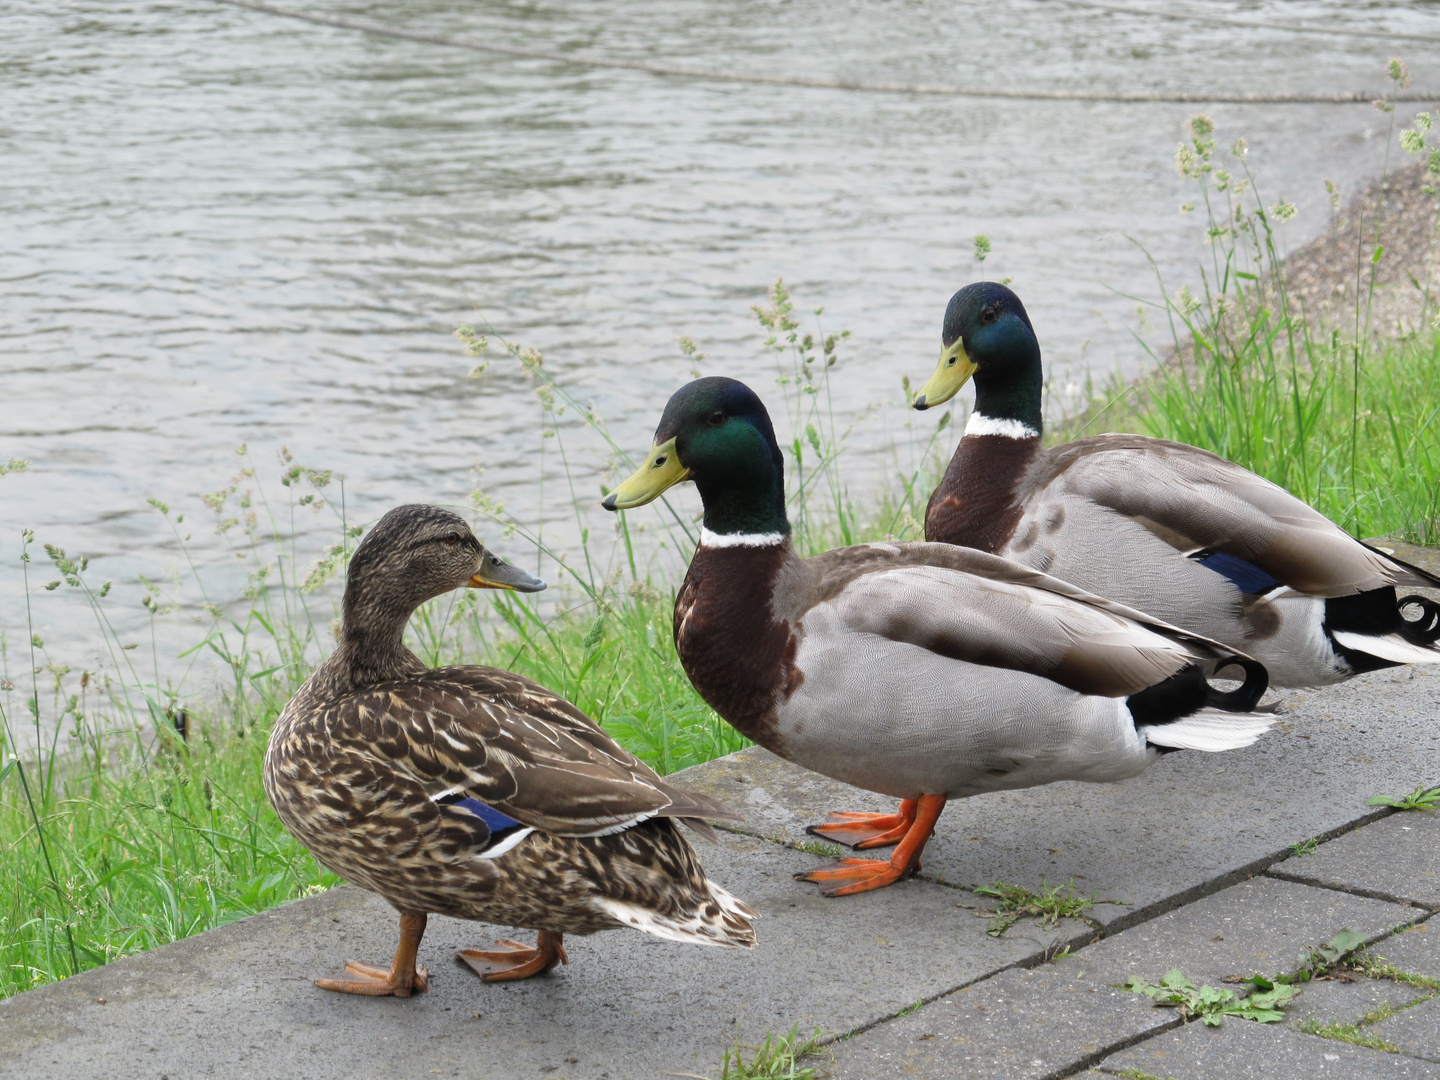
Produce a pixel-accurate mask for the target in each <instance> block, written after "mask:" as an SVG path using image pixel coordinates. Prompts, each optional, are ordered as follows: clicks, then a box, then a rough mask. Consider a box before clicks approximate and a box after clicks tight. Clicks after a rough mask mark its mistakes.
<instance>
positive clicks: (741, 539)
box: [700, 525, 786, 548]
mask: <svg viewBox="0 0 1440 1080" xmlns="http://www.w3.org/2000/svg"><path fill="white" fill-rule="evenodd" d="M785 538H786V537H785V533H778V532H774V533H717V532H711V531H710V530H709V529H707V528H705V527H704V526H703V525H702V526H701V527H700V546H701V547H708V548H727V547H753V548H762V547H776V546H778V545H780V544H783V543H784V542H785Z"/></svg>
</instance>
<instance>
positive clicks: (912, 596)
mask: <svg viewBox="0 0 1440 1080" xmlns="http://www.w3.org/2000/svg"><path fill="white" fill-rule="evenodd" d="M906 546H907V547H912V545H906ZM920 546H921V545H913V547H920ZM923 546H924V547H926V548H931V547H936V546H943V545H929V544H927V545H923ZM956 550H958V549H956ZM973 554H974V555H977V556H981V557H980V558H978V559H970V555H969V554H967V555H966V556H965V558H967V559H970V561H972V562H973V563H974V564H975V566H976V568H977V569H979V570H981V571H982V572H981V573H975V572H968V571H964V570H959V569H953V568H951V567H950V566H936V565H920V566H916V565H912V566H902V567H897V568H895V569H890V570H880V571H876V572H872V573H868V574H865V575H863V576H861V577H858V578H856V579H854V580H852V581H851V582H849V584H848V585H847V586H846V587H845V588H844V589H843V590H841V591H840V592H839V593H838V594H836V595H833V596H831V597H830V598H828V599H827V600H825V601H824V603H826V604H827V605H829V606H832V607H833V608H834V610H835V612H836V614H838V615H839V616H840V617H841V619H842V620H843V621H844V623H845V624H846V625H847V626H848V628H849V629H850V630H852V631H854V632H856V633H867V634H876V635H879V636H881V637H884V638H888V639H889V640H891V641H901V642H905V643H906V644H909V645H915V646H917V647H919V648H922V649H927V650H929V651H930V652H932V653H935V654H936V655H937V656H944V657H948V658H950V659H956V660H966V661H970V662H971V663H976V664H983V665H986V666H989V667H997V668H1006V669H1010V670H1013V671H1024V672H1029V673H1030V674H1033V675H1040V676H1043V677H1045V678H1048V679H1051V680H1053V681H1054V682H1058V683H1060V684H1061V685H1063V686H1067V687H1069V688H1070V689H1072V690H1076V691H1079V692H1081V693H1086V694H1100V695H1104V696H1106V697H1124V696H1128V695H1130V694H1135V693H1139V692H1140V691H1141V690H1144V689H1145V688H1147V687H1150V686H1153V685H1155V684H1156V683H1158V682H1161V681H1163V680H1164V679H1166V678H1168V677H1169V676H1171V675H1174V674H1175V673H1176V672H1178V671H1180V670H1181V669H1183V668H1184V667H1186V666H1187V665H1189V664H1191V663H1194V662H1195V660H1196V659H1199V658H1206V659H1208V658H1214V657H1216V656H1233V655H1238V654H1236V653H1234V652H1233V651H1232V650H1229V649H1225V648H1224V647H1223V646H1220V645H1216V644H1214V643H1210V642H1208V641H1207V639H1204V638H1199V637H1197V636H1196V635H1192V634H1187V633H1185V632H1183V631H1179V630H1176V629H1174V628H1173V627H1169V626H1167V625H1166V624H1164V623H1160V622H1158V621H1156V620H1152V619H1149V618H1148V617H1147V616H1143V615H1140V613H1139V612H1134V613H1133V614H1134V615H1135V616H1138V618H1131V617H1129V616H1128V615H1127V614H1125V612H1127V611H1128V610H1129V609H1126V608H1124V607H1123V606H1122V605H1119V604H1112V603H1110V602H1108V601H1104V600H1102V599H1101V598H1099V597H1093V598H1091V597H1089V594H1087V593H1084V592H1083V591H1082V590H1079V589H1076V588H1074V586H1069V585H1066V584H1065V583H1064V582H1060V581H1057V580H1056V579H1054V578H1048V577H1046V575H1044V574H1039V573H1037V572H1035V571H1032V570H1028V569H1027V568H1025V567H1022V566H1019V565H1018V564H1016V563H1013V562H1011V561H1010V560H1008V559H1000V558H996V557H994V556H988V555H984V553H982V552H974V553H973ZM947 555H948V553H947ZM947 561H950V560H949V559H948V558H947ZM986 569H988V571H989V572H988V573H987V572H984V571H985V570H986ZM1027 581H1028V582H1030V583H1026V582H1027ZM1050 585H1053V586H1055V588H1050V587H1047V586H1050ZM1092 600H1093V601H1098V603H1095V602H1091V601H1092Z"/></svg>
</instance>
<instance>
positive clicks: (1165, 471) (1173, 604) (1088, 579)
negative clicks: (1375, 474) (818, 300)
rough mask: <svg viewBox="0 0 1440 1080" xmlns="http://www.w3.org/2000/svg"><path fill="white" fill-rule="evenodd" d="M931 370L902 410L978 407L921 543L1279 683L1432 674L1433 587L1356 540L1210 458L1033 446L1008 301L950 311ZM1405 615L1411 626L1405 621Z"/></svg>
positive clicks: (962, 299)
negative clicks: (979, 558)
mask: <svg viewBox="0 0 1440 1080" xmlns="http://www.w3.org/2000/svg"><path fill="white" fill-rule="evenodd" d="M941 340H942V343H943V349H942V352H941V354H940V364H939V367H937V368H936V370H935V373H934V374H933V375H932V376H931V377H930V379H929V381H928V382H926V383H925V385H924V386H923V387H921V388H920V392H919V394H918V395H917V396H916V398H915V408H917V409H928V408H930V407H932V406H935V405H939V404H941V403H942V402H945V401H949V400H950V399H951V398H952V397H954V396H955V394H956V392H957V391H959V389H960V387H961V386H963V385H964V384H965V382H966V380H967V379H969V378H970V377H971V376H972V375H973V376H974V379H975V408H974V410H973V411H972V412H971V414H970V420H969V422H968V423H967V424H966V426H965V435H964V437H963V438H961V440H960V445H959V446H958V447H957V448H956V450H955V456H954V458H952V459H951V461H950V467H949V468H948V469H947V470H946V472H945V477H944V479H943V480H942V481H941V482H940V486H939V487H937V488H936V489H935V493H934V494H933V495H932V496H931V498H930V505H929V508H928V509H927V511H926V514H925V539H927V540H936V541H941V542H944V543H947V544H963V545H965V546H967V547H973V548H979V549H980V550H981V551H988V552H991V553H993V554H996V555H1004V556H1006V557H1008V558H1011V559H1015V560H1016V561H1018V562H1022V563H1024V564H1025V565H1026V566H1031V567H1034V568H1035V569H1037V570H1042V571H1044V572H1045V573H1047V574H1053V575H1054V576H1055V577H1058V578H1063V579H1064V580H1066V581H1069V582H1072V583H1073V584H1076V585H1079V586H1080V587H1081V588H1083V589H1088V590H1090V591H1091V592H1096V593H1100V594H1101V595H1103V596H1108V597H1110V598H1111V599H1112V600H1118V601H1120V602H1121V603H1124V604H1129V605H1131V606H1132V607H1137V608H1140V609H1141V610H1143V611H1147V612H1149V613H1150V614H1152V615H1154V616H1156V617H1157V618H1160V619H1164V620H1165V621H1166V622H1171V623H1174V624H1175V625H1177V626H1183V627H1185V628H1186V629H1188V630H1193V631H1194V632H1195V633H1197V634H1204V635H1205V636H1206V637H1210V638H1214V639H1216V640H1217V641H1223V642H1224V643H1225V644H1227V645H1229V646H1231V647H1232V648H1235V649H1243V650H1245V651H1246V652H1247V653H1249V654H1250V655H1251V656H1254V657H1255V658H1256V659H1257V660H1259V661H1260V662H1261V663H1263V664H1264V665H1265V667H1266V669H1267V670H1268V671H1269V672H1270V680H1271V682H1273V683H1274V684H1275V685H1277V686H1292V687H1299V686H1321V685H1324V684H1327V683H1334V682H1339V681H1341V680H1343V679H1348V678H1350V677H1351V676H1352V675H1358V674H1360V673H1361V672H1365V671H1374V670H1376V669H1377V668H1385V667H1393V666H1395V665H1396V664H1424V663H1440V604H1436V603H1435V601H1433V600H1429V599H1426V598H1424V597H1421V596H1406V597H1403V598H1397V595H1396V591H1395V589H1396V586H1397V585H1398V586H1407V587H1413V586H1422V587H1431V588H1434V587H1440V578H1437V577H1435V575H1433V574H1430V573H1427V572H1426V571H1424V570H1421V569H1419V568H1418V567H1414V566H1410V565H1408V564H1406V563H1404V562H1401V561H1400V560H1399V559H1396V558H1393V557H1391V556H1389V555H1387V554H1385V553H1384V552H1382V551H1377V550H1375V549H1374V548H1372V547H1369V546H1367V545H1365V544H1362V543H1361V542H1360V541H1358V540H1356V539H1355V538H1354V537H1352V536H1350V534H1348V533H1347V532H1345V531H1344V530H1343V529H1341V528H1340V527H1339V526H1338V525H1336V524H1335V523H1334V522H1333V521H1331V520H1329V519H1328V518H1326V517H1325V516H1324V515H1322V514H1320V513H1317V512H1316V511H1315V510H1313V509H1311V508H1310V507H1309V506H1307V505H1306V504H1305V503H1303V502H1301V501H1300V500H1299V499H1297V498H1295V497H1294V496H1293V495H1291V494H1290V493H1289V492H1287V491H1286V490H1285V489H1284V488H1281V487H1278V486H1277V485H1275V484H1272V483H1271V482H1270V481H1268V480H1265V479H1262V478H1261V477H1259V476H1256V475H1255V474H1254V473H1252V472H1250V471H1249V470H1247V469H1242V468H1241V467H1240V466H1239V465H1236V464H1234V463H1232V462H1229V461H1226V460H1225V459H1224V458H1222V457H1219V456H1217V455H1215V454H1212V453H1210V452H1208V451H1206V450H1201V449H1199V448H1197V447H1194V446H1187V445H1185V444H1184V443H1175V442H1169V441H1167V440H1164V439H1152V438H1146V437H1145V436H1143V435H1097V436H1094V437H1092V438H1086V439H1076V440H1075V441H1074V442H1068V443H1065V444H1063V445H1061V446H1056V447H1053V448H1051V449H1048V450H1047V449H1045V448H1044V447H1043V446H1042V445H1041V430H1042V428H1041V419H1040V394H1041V369H1040V345H1039V343H1038V342H1037V341H1036V339H1035V333H1034V330H1033V329H1032V328H1031V325H1030V318H1029V316H1027V315H1026V314H1025V308H1024V306H1023V305H1022V304H1021V303H1020V298H1019V297H1018V296H1016V295H1015V294H1014V293H1013V292H1011V291H1010V290H1009V289H1007V288H1006V287H1005V286H1003V285H999V284H996V283H994V282H979V283H976V284H973V285H967V286H966V287H965V288H963V289H961V290H960V291H959V292H957V293H956V294H955V295H954V296H953V297H952V298H951V299H950V306H949V307H948V308H947V309H946V311H945V323H944V329H943V330H942V333H941ZM1411 606H1414V607H1416V608H1418V609H1419V610H1420V616H1419V618H1418V619H1416V620H1414V621H1408V620H1406V619H1405V618H1404V616H1403V615H1402V610H1403V609H1405V608H1407V607H1411Z"/></svg>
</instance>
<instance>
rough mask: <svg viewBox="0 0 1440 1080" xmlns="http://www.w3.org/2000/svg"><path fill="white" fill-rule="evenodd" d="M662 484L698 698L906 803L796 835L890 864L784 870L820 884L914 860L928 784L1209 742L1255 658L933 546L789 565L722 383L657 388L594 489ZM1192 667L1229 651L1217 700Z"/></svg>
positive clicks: (1258, 721)
mask: <svg viewBox="0 0 1440 1080" xmlns="http://www.w3.org/2000/svg"><path fill="white" fill-rule="evenodd" d="M682 480H693V481H694V482H695V485H696V487H698V488H699V489H700V498H701V499H702V500H703V502H704V505H705V518H704V527H703V528H702V530H701V533H700V544H699V547H697V548H696V550H695V555H694V558H693V559H692V560H691V562H690V569H689V572H688V573H687V574H686V576H685V583H684V585H683V586H682V587H681V589H680V593H679V596H678V597H677V598H676V601H675V645H676V648H677V649H678V651H679V654H680V661H681V663H682V664H683V665H684V667H685V671H686V674H688V675H689V677H690V681H691V682H692V683H694V684H695V688H696V690H698V691H699V692H700V696H701V697H703V698H704V699H705V700H706V701H707V702H709V703H710V705H711V707H712V708H714V709H715V711H716V712H718V713H719V714H720V715H721V716H722V717H724V718H725V719H726V720H727V721H729V722H730V723H731V724H733V725H734V726H735V727H736V728H738V729H739V730H740V731H741V732H743V733H744V734H745V735H747V736H748V737H750V738H751V739H754V740H755V741H756V742H758V743H760V744H761V745H763V746H765V747H766V748H767V749H769V750H771V751H773V752H774V753H776V754H779V755H780V756H781V757H783V758H786V759H788V760H790V761H793V762H795V763H796V764H798V765H803V766H804V767H806V768H808V769H813V770H815V771H816V772H819V773H824V774H825V775H826V776H830V777H834V778H835V779H837V780H842V781H844V782H846V783H849V784H854V785H856V786H858V787H862V788H869V789H870V790H872V791H878V792H881V793H883V794H887V795H893V796H895V797H897V798H900V799H902V800H904V801H903V802H902V803H901V806H900V809H899V811H898V813H895V814H836V815H833V816H832V818H831V820H830V821H829V822H827V823H826V824H824V825H820V826H812V827H811V831H812V832H815V833H817V834H818V835H820V836H824V837H827V838H828V839H832V840H839V841H841V842H843V843H848V844H851V845H852V846H855V847H876V846H879V845H881V844H887V843H896V842H897V841H898V846H897V848H896V850H895V852H894V855H893V856H892V857H891V858H890V859H889V860H888V861H880V860H866V859H842V860H840V861H839V862H837V863H835V864H834V865H832V866H828V867H823V868H821V869H818V870H815V871H812V872H811V873H809V874H807V875H801V876H802V878H803V879H805V880H810V881H817V882H821V883H823V884H822V886H821V889H822V891H823V892H824V893H825V894H826V895H829V896H840V895H845V894H848V893H857V892H864V891H866V890H869V889H875V888H879V887H881V886H883V885H888V884H890V883H891V882H893V881H896V880H898V879H900V878H902V877H905V876H907V875H908V874H910V873H911V872H913V871H914V870H915V869H916V867H917V866H918V863H919V857H920V852H921V849H922V848H923V847H924V845H925V842H926V840H927V839H928V838H929V836H930V832H931V830H932V829H933V828H934V825H935V822H936V819H937V818H938V817H939V816H940V812H941V810H942V809H943V807H944V805H945V802H946V800H947V799H953V798H963V797H965V796H969V795H978V794H980V793H981V792H986V791H999V790H1002V789H1006V788H1023V787H1031V786H1033V785H1036V784H1046V783H1050V782H1052V781H1055V780H1093V781H1111V780H1121V779H1124V778H1125V777H1129V776H1134V775H1136V774H1137V773H1139V772H1141V771H1143V770H1144V769H1145V767H1146V766H1148V765H1149V764H1150V763H1151V762H1152V761H1154V760H1155V758H1156V756H1157V753H1158V751H1157V748H1161V747H1163V748H1175V749H1179V748H1189V749H1197V750H1229V749H1232V748H1235V747H1241V746H1248V745H1249V744H1250V743H1252V742H1254V741H1255V739H1256V738H1258V737H1259V736H1260V735H1261V733H1263V732H1264V731H1265V729H1266V728H1267V727H1268V726H1269V725H1270V723H1271V720H1270V719H1269V718H1267V717H1261V716H1254V715H1246V714H1247V713H1249V711H1250V710H1251V709H1253V708H1254V706H1255V703H1256V702H1257V701H1258V699H1259V697H1260V695H1261V694H1262V693H1263V692H1264V690H1265V682H1266V680H1265V670H1264V668H1262V667H1261V666H1260V665H1259V664H1257V663H1256V662H1255V661H1254V660H1251V659H1249V658H1248V657H1245V656H1244V655H1243V654H1239V653H1236V652H1234V651H1233V650H1230V649H1227V648H1225V647H1223V646H1221V645H1218V644H1216V643H1214V642H1211V641H1207V640H1206V639H1204V638H1200V637H1197V636H1195V635H1193V634H1189V633H1187V632H1185V631H1182V630H1178V629H1176V628H1175V627H1172V626H1167V625H1165V624H1164V623H1162V622H1160V621H1158V620H1156V619H1152V618H1150V617H1149V616H1147V615H1143V614H1141V613H1140V612H1138V611H1132V610H1131V609H1129V608H1125V607H1122V606H1121V605H1119V604H1115V603H1111V602H1110V601H1108V600H1105V599H1103V598H1101V597H1098V596H1092V595H1090V594H1088V593H1086V592H1084V591H1083V590H1080V589H1077V588H1075V587H1074V586H1072V585H1067V584H1066V583H1064V582H1062V581H1059V580H1057V579H1055V578H1051V577H1047V576H1046V575H1044V574H1040V573H1036V572H1035V571H1033V570H1030V569H1029V568H1027V567H1024V566H1021V565H1019V564H1018V563H1014V562H1011V561H1009V560H1008V559H1001V558H997V557H995V556H993V555H987V554H985V553H984V552H979V551H970V550H967V549H965V548H958V547H952V546H951V545H948V544H924V543H911V544H890V543H884V544H861V545H858V546H856V547H847V548H839V549H837V550H835V551H830V552H827V553H826V554H824V555H818V556H815V557H814V558H809V559H803V558H801V557H800V556H799V555H797V554H796V553H795V550H794V548H793V546H792V545H791V541H790V523H789V521H788V520H787V517H786V514H785V479H784V461H783V459H782V458H781V456H780V448H779V447H778V446H777V445H776V443H775V434H774V431H773V429H772V428H771V424H770V416H769V414H768V413H767V412H766V411H765V406H764V405H763V404H761V402H760V399H759V398H758V397H756V396H755V394H754V393H753V392H752V391H751V390H750V388H749V387H747V386H745V385H744V384H743V383H739V382H736V381H735V380H733V379H723V378H707V379H699V380H697V381H695V382H692V383H690V384H688V385H687V386H684V387H682V388H681V389H680V390H678V391H676V393H675V395H674V396H673V397H672V398H671V399H670V402H669V404H668V405H666V406H665V413H664V415H663V416H662V417H661V419H660V426H659V428H658V429H657V430H656V432H655V447H654V449H653V450H652V451H651V452H650V455H649V457H648V458H647V459H646V461H645V463H644V464H643V465H641V467H640V469H639V470H638V471H637V472H636V473H635V475H634V476H632V477H630V479H628V480H626V481H625V482H624V483H623V484H621V485H620V487H618V488H617V489H616V490H615V491H614V492H612V493H611V494H610V495H609V496H608V497H607V498H606V499H605V500H604V503H603V505H604V506H605V508H606V509H609V510H623V509H626V508H628V507H634V506H640V505H642V504H643V503H646V502H649V501H650V500H651V499H654V498H655V497H656V496H658V495H659V494H660V493H661V492H663V491H664V490H665V489H666V488H668V487H670V486H671V485H673V484H676V483H679V482H680V481H682ZM1199 661H1217V662H1219V663H1220V664H1221V666H1224V665H1225V664H1226V663H1230V664H1239V665H1240V666H1241V667H1243V668H1244V669H1245V676H1246V680H1245V684H1244V686H1242V687H1241V688H1240V689H1238V690H1234V691H1231V692H1229V693H1220V692H1219V691H1217V690H1215V689H1213V688H1212V687H1211V686H1210V685H1209V684H1208V683H1207V682H1206V681H1205V677H1204V675H1203V673H1202V671H1201V669H1200V668H1199V667H1198V666H1197V662H1199Z"/></svg>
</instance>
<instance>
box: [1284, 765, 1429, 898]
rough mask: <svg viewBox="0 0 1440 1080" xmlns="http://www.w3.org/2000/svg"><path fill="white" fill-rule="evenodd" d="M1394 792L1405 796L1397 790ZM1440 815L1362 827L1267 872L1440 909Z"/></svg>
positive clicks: (1411, 815)
mask: <svg viewBox="0 0 1440 1080" xmlns="http://www.w3.org/2000/svg"><path fill="white" fill-rule="evenodd" d="M1395 794H1397V795H1398V794H1403V793H1402V792H1395ZM1437 853H1440V814H1437V813H1435V812H1434V811H1424V812H1421V811H1408V812H1405V813H1398V814H1393V815H1391V816H1390V817H1387V818H1384V819H1383V820H1381V821H1376V822H1374V823H1372V824H1370V825H1365V826H1362V827H1361V828H1358V829H1355V830H1354V831H1352V832H1348V833H1346V834H1345V835H1344V836H1337V837H1336V838H1335V839H1334V840H1330V841H1328V842H1326V843H1324V844H1321V845H1320V846H1319V847H1318V848H1316V849H1315V850H1314V851H1313V852H1311V853H1310V854H1309V855H1306V856H1304V857H1302V858H1294V857H1292V858H1289V859H1286V860H1285V861H1284V862H1282V863H1280V864H1279V865H1277V866H1272V867H1271V868H1270V870H1269V871H1268V872H1269V873H1270V874H1272V875H1274V876H1276V877H1283V878H1286V879H1287V880H1289V881H1302V882H1305V883H1306V884H1309V885H1323V886H1324V887H1326V888H1329V889H1347V890H1349V891H1350V892H1357V893H1360V894H1361V895H1362V896H1377V897H1380V898H1381V899H1384V900H1396V901H1400V902H1403V903H1411V904H1420V905H1422V906H1424V907H1427V908H1431V909H1432V910H1433V909H1435V908H1440V854H1437Z"/></svg>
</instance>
